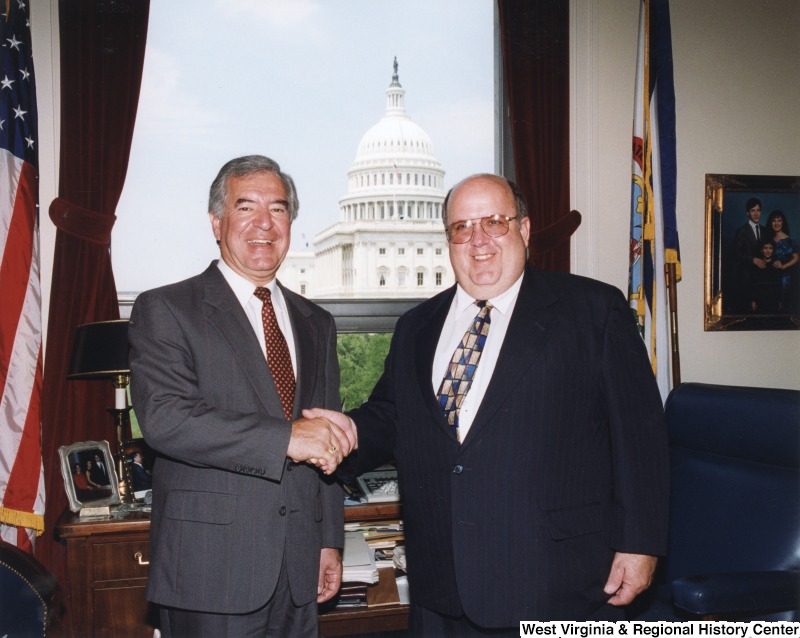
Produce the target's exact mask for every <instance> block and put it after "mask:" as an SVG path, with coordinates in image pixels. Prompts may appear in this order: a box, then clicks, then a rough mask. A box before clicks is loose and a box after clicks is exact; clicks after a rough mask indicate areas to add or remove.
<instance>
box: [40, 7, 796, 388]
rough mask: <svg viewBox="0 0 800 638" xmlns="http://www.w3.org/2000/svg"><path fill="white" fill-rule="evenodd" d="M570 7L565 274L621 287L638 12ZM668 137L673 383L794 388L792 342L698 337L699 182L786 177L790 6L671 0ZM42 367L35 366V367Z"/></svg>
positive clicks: (50, 171) (53, 42)
mask: <svg viewBox="0 0 800 638" xmlns="http://www.w3.org/2000/svg"><path fill="white" fill-rule="evenodd" d="M571 2H572V11H571V12H572V36H573V37H572V45H571V47H572V59H573V62H572V71H571V74H572V93H573V103H572V121H573V136H572V151H571V155H572V201H573V207H575V208H577V209H578V210H580V211H581V212H582V213H583V216H584V222H583V224H582V225H581V228H580V229H579V230H578V232H577V233H576V235H575V238H574V246H573V248H574V250H573V253H574V255H575V257H574V266H573V271H574V272H577V273H579V274H584V275H588V276H591V277H595V278H597V279H601V280H603V281H607V282H609V283H612V284H614V285H616V286H618V287H619V288H621V289H623V290H625V289H626V287H627V267H628V262H627V259H628V257H627V255H628V239H627V238H628V200H629V190H630V160H629V157H630V144H631V120H632V111H633V107H632V100H633V84H634V65H635V55H636V39H637V25H638V11H639V3H638V2H637V1H636V0H571ZM32 4H33V15H32V28H33V37H34V53H35V56H36V57H35V65H36V80H37V88H38V91H39V95H38V100H39V120H40V140H39V143H40V147H39V150H40V177H41V180H40V200H41V202H42V216H41V254H42V298H43V300H44V302H43V311H44V313H45V319H46V314H47V311H48V308H49V304H48V301H47V300H48V299H49V294H50V279H51V273H52V254H53V246H54V238H55V230H54V228H53V226H52V224H51V223H50V220H49V217H48V215H47V210H48V207H49V204H50V202H51V201H52V200H53V198H54V197H55V195H56V184H57V175H58V165H57V156H56V149H57V144H56V140H57V139H58V134H59V127H58V104H57V98H56V96H57V95H58V92H57V90H56V88H57V86H58V82H59V75H58V22H57V9H56V8H57V0H50V2H47V1H46V0H40V1H39V2H34V3H32ZM670 7H671V12H672V37H673V50H674V59H675V91H676V96H677V136H678V171H679V172H678V227H679V229H680V234H681V252H682V263H683V273H684V278H683V281H682V282H681V283H680V284H678V302H679V303H678V305H679V313H678V316H679V326H680V348H681V368H682V378H683V380H684V381H704V382H710V383H730V384H737V385H756V386H774V387H791V388H800V333H797V332H785V331H780V332H740V333H708V332H704V331H703V276H704V275H703V246H704V232H705V231H704V229H705V220H704V177H705V174H706V173H733V174H737V173H738V174H778V175H800V144H798V140H800V117H798V105H800V82H798V69H800V45H798V40H797V34H798V33H800V3H799V2H797V0H748V1H747V2H731V1H730V0H671V2H670ZM45 363H46V361H45Z"/></svg>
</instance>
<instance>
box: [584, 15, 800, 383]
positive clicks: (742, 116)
mask: <svg viewBox="0 0 800 638" xmlns="http://www.w3.org/2000/svg"><path fill="white" fill-rule="evenodd" d="M670 11H671V17H672V45H673V58H674V67H675V70H674V73H675V94H676V102H677V107H676V117H677V131H676V133H677V144H678V148H677V155H678V158H677V159H678V201H677V209H678V210H677V217H678V229H679V232H680V243H681V258H682V266H683V281H681V282H680V283H679V284H678V324H679V329H680V352H681V372H682V380H683V381H701V382H708V383H728V384H735V385H754V386H774V387H782V388H800V333H798V332H793V331H775V332H765V331H746V332H738V333H733V332H731V333H719V332H717V333H715V332H704V330H703V314H704V313H703V308H704V272H703V268H704V261H703V260H704V255H703V252H704V236H705V213H704V201H705V199H704V198H705V192H704V185H705V181H704V180H705V174H706V173H732V174H743V175H753V174H774V175H800V143H798V140H800V117H799V116H798V105H799V104H800V81H798V77H800V76H799V74H798V69H800V45H798V39H797V34H798V33H800V3H798V2H797V0H748V1H747V2H731V1H730V0H670ZM638 16H639V3H638V2H636V1H635V0H589V1H585V0H573V2H572V33H573V36H574V37H573V39H572V41H573V45H572V53H573V55H572V67H573V68H572V89H573V95H572V98H573V106H572V109H573V146H572V164H573V169H572V170H573V176H572V181H573V186H572V188H573V207H575V208H577V209H578V210H580V211H581V212H582V213H583V214H584V223H583V224H582V225H581V228H580V229H579V231H578V233H577V234H576V237H575V238H574V252H575V254H576V256H575V259H574V268H573V271H574V272H578V273H580V274H585V275H588V276H591V277H595V278H597V279H601V280H603V281H607V282H609V283H612V284H614V285H616V286H618V287H619V288H621V289H623V290H626V289H627V266H628V256H627V255H628V239H627V238H628V224H629V214H628V207H629V197H630V195H629V193H630V159H629V158H630V147H631V126H632V116H633V106H632V99H633V91H634V75H635V68H634V67H635V55H636V46H637V27H638Z"/></svg>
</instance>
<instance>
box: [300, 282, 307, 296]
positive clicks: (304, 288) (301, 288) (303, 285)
mask: <svg viewBox="0 0 800 638" xmlns="http://www.w3.org/2000/svg"><path fill="white" fill-rule="evenodd" d="M300 294H301V295H304V294H306V285H305V284H300Z"/></svg>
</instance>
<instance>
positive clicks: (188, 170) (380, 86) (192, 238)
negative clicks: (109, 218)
mask: <svg viewBox="0 0 800 638" xmlns="http://www.w3.org/2000/svg"><path fill="white" fill-rule="evenodd" d="M494 4H495V3H494V2H493V1H492V0H462V2H460V3H459V8H462V9H463V11H462V12H461V14H460V16H459V26H460V27H462V26H463V30H462V29H459V30H455V29H452V8H451V7H450V6H449V5H448V4H447V3H430V2H427V0H407V3H406V4H404V10H403V11H399V12H398V11H397V10H396V7H395V6H394V5H392V4H391V3H376V2H374V1H373V0H352V2H349V3H325V2H309V3H305V2H302V3H301V2H298V3H274V2H252V1H246V0H232V1H231V2H228V3H225V11H219V9H218V7H217V5H216V4H215V3H212V2H207V3H206V2H203V3H189V2H188V1H187V0H173V2H163V3H155V2H154V3H151V7H150V16H149V27H148V33H147V51H146V54H145V64H144V71H143V80H142V89H141V97H140V101H139V104H138V115H137V121H136V127H135V131H134V138H133V142H132V150H131V157H130V161H129V170H128V174H127V176H126V179H125V188H124V190H123V193H122V196H121V198H120V202H119V205H118V206H117V211H116V212H117V222H116V224H115V228H114V235H113V238H112V250H111V253H112V262H113V264H112V265H113V270H114V274H115V278H116V284H117V285H116V287H117V290H119V291H120V294H121V295H125V294H128V295H132V294H135V292H136V291H141V290H146V289H148V288H153V287H155V286H159V285H163V284H166V283H170V282H174V281H178V280H180V279H184V278H186V277H189V276H192V275H195V274H197V273H199V272H201V271H202V270H204V269H205V268H206V267H207V265H208V263H209V261H211V259H216V258H217V257H218V256H219V249H218V247H217V245H216V242H215V241H214V239H213V235H212V234H211V232H210V231H209V227H208V223H207V222H206V221H205V219H204V218H205V212H206V210H205V209H206V197H207V193H208V188H209V186H210V183H211V180H212V179H213V177H214V175H215V173H216V170H217V169H218V168H219V166H220V165H221V164H222V163H223V162H224V161H225V160H227V159H230V158H232V157H235V156H237V155H239V154H242V153H243V152H263V153H266V154H267V155H269V156H271V157H273V158H274V159H276V160H277V161H278V162H279V163H280V164H281V166H282V167H283V168H284V169H285V170H286V171H287V172H288V173H290V174H291V175H292V177H293V178H294V179H295V182H296V184H297V187H298V194H299V198H300V202H301V208H300V214H299V217H298V219H297V220H296V221H295V222H294V224H293V226H292V246H291V250H292V251H293V252H296V251H308V252H313V251H314V240H315V237H316V236H317V235H318V234H319V233H320V232H321V231H323V230H324V229H327V228H330V227H332V226H334V225H335V224H336V223H337V222H338V221H340V219H341V220H342V221H344V220H345V219H346V218H347V216H350V217H351V218H352V219H353V220H356V219H359V218H363V217H364V214H365V213H362V212H361V211H359V210H357V209H355V208H353V209H343V210H341V213H340V211H339V208H338V205H337V204H338V201H339V200H340V199H341V197H342V196H343V195H345V193H346V191H347V189H348V188H349V185H348V182H347V179H348V176H347V173H348V171H349V170H350V168H351V165H352V162H353V157H354V155H355V154H356V152H357V149H358V144H359V140H361V139H362V137H363V136H364V134H365V133H366V132H367V131H368V130H369V129H370V128H371V127H372V126H374V125H375V124H377V123H378V122H379V121H380V119H381V117H382V116H383V115H384V113H385V104H386V102H385V90H386V88H388V86H389V84H390V81H391V75H392V59H393V57H394V56H395V55H396V56H397V60H398V64H399V69H398V73H399V78H400V83H401V84H402V86H403V88H404V89H405V91H406V101H405V105H406V109H407V111H408V114H409V116H410V117H411V119H412V121H414V123H415V124H417V125H419V126H420V127H421V128H422V129H423V130H425V132H426V133H428V135H430V137H431V139H432V141H433V148H434V149H435V155H436V158H437V159H438V160H439V161H440V162H441V163H442V166H443V168H444V170H445V171H446V175H447V178H446V180H447V186H449V185H450V183H451V182H452V183H455V181H457V180H458V179H460V178H461V177H464V176H465V175H467V174H470V173H474V172H477V171H480V170H485V171H492V170H493V169H494V156H495V149H494V124H495V116H494V109H495V107H494V73H493V70H494V65H495V59H494V41H493V38H494V18H493V14H494ZM284 5H286V6H290V7H291V10H286V9H285V6H284ZM421 16H424V19H420V17H421ZM370 24H372V25H374V24H382V25H384V27H383V28H381V29H371V28H369V27H368V26H366V25H370ZM354 25H356V29H355V33H356V36H357V37H354V38H345V39H342V38H341V37H337V36H338V35H339V34H341V33H346V32H353V27H354ZM220 30H223V31H225V32H227V33H231V32H236V33H237V37H236V38H233V39H230V40H229V41H227V42H226V56H219V55H216V54H215V52H214V51H213V50H212V48H211V47H208V45H207V43H208V42H211V41H214V39H215V38H216V37H217V34H218V33H219V32H220ZM265 31H267V32H269V33H271V34H273V37H270V38H264V37H263V33H264V32H265ZM463 32H468V33H469V34H470V37H469V38H464V37H463ZM409 34H413V37H409ZM365 52H369V53H365ZM383 56H385V59H386V60H385V68H381V69H379V70H377V71H375V70H374V67H376V66H378V65H376V64H373V63H372V58H375V57H378V58H380V59H382V57H383ZM230 58H235V59H237V60H238V61H239V62H240V63H239V64H236V65H234V67H231V66H230V64H229V63H228V60H229V59H230ZM264 60H267V61H268V62H267V63H264ZM276 60H280V61H281V62H280V63H278V62H275V61H276ZM331 60H336V64H330V62H331ZM443 65H446V68H448V73H447V74H446V76H442V75H441V74H439V73H436V72H435V71H434V69H436V68H442V66H443ZM287 75H288V76H290V77H292V78H295V80H296V81H293V82H291V83H284V82H281V83H280V84H281V86H282V87H283V88H282V92H283V93H282V99H281V100H270V99H269V97H270V92H271V91H273V90H274V89H273V87H274V86H275V85H276V84H277V83H278V82H279V81H280V79H281V78H283V77H285V76H287ZM328 75H330V76H331V77H328ZM209 77H214V78H216V80H215V82H213V83H211V84H209V82H208V78H209ZM254 79H257V81H254ZM321 81H322V83H323V84H324V87H323V88H320V87H321V85H320V82H321ZM328 85H330V86H336V87H337V90H336V91H334V92H330V91H329V90H328V89H329V86H328ZM242 86H247V87H248V90H249V91H252V93H251V95H250V99H248V100H232V99H231V96H233V95H236V94H237V93H239V92H240V91H241V87H242ZM323 102H324V108H320V104H322V103H323ZM286 104H292V105H293V107H292V109H291V112H289V113H288V114H287V111H286V106H285V105H286ZM376 104H377V107H376V106H375V105H376ZM341 113H347V117H346V118H342V117H341ZM264 122H272V123H276V122H278V123H280V125H279V126H269V127H268V128H269V138H268V144H267V146H263V144H264V143H265V140H264V138H263V135H264V130H265V129H264ZM209 140H212V141H213V144H212V143H211V142H209ZM403 142H404V140H403V139H401V138H399V137H398V136H397V135H395V139H394V140H392V141H391V142H389V141H388V140H381V141H380V142H378V141H377V140H376V142H375V144H374V147H375V148H374V149H373V151H374V152H375V153H380V154H386V155H388V154H390V153H391V152H392V151H391V149H392V148H393V149H398V148H399V149H403V148H404V147H403ZM254 144H255V145H254ZM426 146H427V145H425V144H422V143H419V144H416V143H414V145H413V148H414V153H422V152H423V149H424V148H425V147H426ZM379 147H380V148H379ZM405 148H406V149H407V150H410V149H411V148H412V144H408V145H407V146H406V147H405ZM425 150H426V152H427V151H428V150H429V149H425ZM214 158H215V159H214ZM174 166H181V167H183V170H181V171H180V176H179V178H178V179H177V182H176V180H165V179H163V176H164V175H169V174H170V173H171V167H174ZM415 168H416V167H414V166H410V165H409V170H408V172H407V173H406V178H405V179H402V173H401V172H398V170H397V169H392V167H391V166H390V165H389V166H387V167H386V168H383V167H381V166H380V165H375V166H374V169H373V167H371V166H366V165H365V166H361V167H359V170H363V171H365V173H369V170H381V171H385V172H382V173H381V179H380V183H381V184H382V185H384V186H388V184H387V183H386V182H390V183H391V185H395V186H396V185H397V184H399V183H405V184H410V183H411V181H410V171H413V170H415ZM401 170H406V167H405V166H403V168H402V169H401ZM386 173H389V180H386ZM394 177H397V178H398V179H397V180H395V179H394ZM351 179H352V185H353V186H358V187H366V186H367V185H368V184H369V178H368V176H367V179H364V178H363V174H361V173H360V174H359V175H358V176H353V177H352V178H351ZM422 181H423V185H424V182H425V180H424V176H423V180H422ZM433 181H434V180H433V178H432V176H430V175H429V176H428V183H429V185H432V182H433ZM435 181H439V182H440V181H441V180H435ZM376 182H377V178H376V177H373V184H374V185H376V186H377V184H376ZM415 183H416V176H415ZM441 186H442V185H439V187H441ZM400 190H401V189H398V191H400ZM403 197H405V194H404V193H402V192H398V194H397V201H398V203H399V201H400V199H401V198H403ZM154 201H156V202H158V204H157V205H153V202H154ZM167 211H169V213H170V214H166V212H167ZM387 212H388V211H387ZM340 215H341V218H340ZM376 216H377V211H376ZM403 216H405V217H408V216H409V214H408V210H403V211H402V212H401V211H400V210H395V211H394V215H393V218H394V219H400V218H401V217H403ZM387 217H388V215H387ZM412 217H414V218H417V217H420V218H425V217H427V216H425V215H422V214H420V215H417V214H414V215H412ZM156 226H158V227H159V228H160V231H161V232H160V233H159V236H160V237H161V239H159V238H156V239H155V240H153V238H152V236H151V235H152V228H154V227H156ZM164 237H172V238H174V240H173V241H166V240H164V239H163V238H164ZM143 264H144V265H147V267H143ZM315 270H316V274H315V275H314V276H315V277H319V276H320V274H321V273H324V268H320V267H318V268H316V269H311V268H309V272H314V271H315ZM373 272H374V271H373ZM364 276H365V277H369V274H368V271H366V270H365V272H364ZM279 277H280V275H279ZM393 278H394V276H393V275H392V279H393ZM306 281H307V290H310V291H312V294H313V291H314V289H315V287H316V280H315V282H312V281H310V279H309V278H306ZM373 281H374V280H373ZM390 282H391V280H390ZM387 288H388V290H386V292H387V293H389V292H391V286H387Z"/></svg>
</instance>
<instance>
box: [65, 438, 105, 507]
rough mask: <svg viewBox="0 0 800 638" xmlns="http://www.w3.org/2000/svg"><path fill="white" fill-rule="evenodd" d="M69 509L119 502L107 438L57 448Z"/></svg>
mask: <svg viewBox="0 0 800 638" xmlns="http://www.w3.org/2000/svg"><path fill="white" fill-rule="evenodd" d="M58 455H59V457H60V458H61V475H62V477H63V478H64V489H65V490H66V492H67V499H68V500H69V509H70V510H71V511H73V512H80V511H81V509H83V508H84V507H104V506H109V505H118V504H119V503H120V497H119V480H118V478H117V472H116V470H115V469H114V457H113V456H112V454H111V449H110V448H109V446H108V441H82V442H79V443H73V444H72V445H62V446H61V447H60V448H58Z"/></svg>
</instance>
